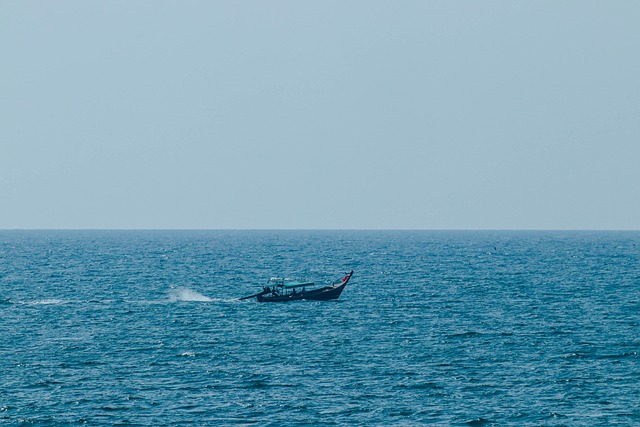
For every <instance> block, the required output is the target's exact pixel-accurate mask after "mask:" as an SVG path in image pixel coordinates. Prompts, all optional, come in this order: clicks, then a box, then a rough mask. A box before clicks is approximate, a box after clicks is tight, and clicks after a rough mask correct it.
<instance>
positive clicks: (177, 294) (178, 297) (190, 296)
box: [169, 288, 211, 302]
mask: <svg viewBox="0 0 640 427" xmlns="http://www.w3.org/2000/svg"><path fill="white" fill-rule="evenodd" d="M169 300H170V301H171V302H177V301H199V302H211V298H209V297H208V296H206V295H202V294H201V293H199V292H196V291H193V290H191V289H186V288H178V289H171V291H170V292H169Z"/></svg>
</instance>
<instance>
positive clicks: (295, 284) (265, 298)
mask: <svg viewBox="0 0 640 427" xmlns="http://www.w3.org/2000/svg"><path fill="white" fill-rule="evenodd" d="M352 275H353V270H351V271H350V272H349V273H347V274H346V276H344V277H343V278H342V279H341V280H337V281H335V282H333V283H332V284H330V285H326V286H321V287H319V288H316V287H315V286H316V285H315V283H314V282H304V281H293V280H287V279H281V278H272V279H271V280H270V281H269V285H268V286H265V287H264V288H262V291H261V292H258V293H257V294H253V295H249V296H246V297H244V298H240V299H241V300H244V299H249V298H254V297H255V298H257V300H258V302H285V301H297V300H314V301H329V300H333V299H338V298H339V297H340V294H341V293H342V291H343V290H344V288H345V286H347V283H348V282H349V279H351V276H352Z"/></svg>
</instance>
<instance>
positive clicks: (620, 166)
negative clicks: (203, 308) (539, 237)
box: [0, 0, 640, 229]
mask: <svg viewBox="0 0 640 427" xmlns="http://www.w3.org/2000/svg"><path fill="white" fill-rule="evenodd" d="M639 22H640V2H633V1H606V2H605V1H582V0H581V1H561V2H557V1H529V2H527V1H520V2H513V1H482V2H475V1H402V2H393V1H383V2H378V1H348V2H343V1H317V2H300V1H273V2H271V1H270V2H264V1H245V2H233V1H228V2H221V1H185V2H158V1H135V2H129V1H108V2H107V1H104V2H85V1H61V2H33V1H19V2H9V1H6V2H2V3H1V4H0V52H2V54H1V56H0V65H1V66H0V228H321V229H322V228H355V229H360V228H364V229H385V228H392V229H396V228H398V229H414V228H415V229H640V192H639V190H638V186H639V184H640V166H639V165H640V54H639V53H640V29H639V28H640V26H639V25H638V23H639Z"/></svg>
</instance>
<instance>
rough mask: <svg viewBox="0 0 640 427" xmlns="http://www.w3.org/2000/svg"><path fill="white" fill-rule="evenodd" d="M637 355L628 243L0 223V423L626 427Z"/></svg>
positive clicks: (637, 252) (541, 235) (552, 236)
mask: <svg viewBox="0 0 640 427" xmlns="http://www.w3.org/2000/svg"><path fill="white" fill-rule="evenodd" d="M350 269H353V270H354V271H355V273H354V276H353V279H352V281H351V282H350V283H349V285H348V286H347V288H346V290H345V291H344V293H343V294H342V296H341V298H340V300H339V301H334V302H305V301H302V302H291V303H281V304H260V303H257V302H256V301H255V300H247V301H238V300H237V298H239V297H242V296H245V295H249V294H252V293H255V292H258V291H259V290H260V289H261V287H262V286H263V285H264V284H265V283H266V281H267V280H268V279H269V278H270V277H272V276H292V277H300V278H307V279H311V280H315V281H317V282H329V281H332V280H335V279H338V278H340V277H341V276H342V275H343V273H344V272H345V271H347V270H350ZM639 351H640V233H637V232H626V233H622V232H621V233H609V232H597V233H596V232H594V233H589V232H410V231H405V232H346V231H345V232H341V231H326V232H318V231H295V232H294V231H291V232H286V231H278V232H276V231H273V232H269V231H0V424H8V425H43V426H44V425H54V426H55V425H68V424H70V425H76V424H79V425H82V424H86V425H141V426H160V425H187V424H191V425H273V426H281V425H282V426H297V425H385V426H386V425H403V426H413V425H442V426H449V425H452V426H455V425H460V426H490V425H496V426H501V425H505V426H522V425H540V426H596V425H601V426H610V425H620V426H637V425H640V392H639V390H640V388H639V386H638V384H640V360H639V358H638V352H639Z"/></svg>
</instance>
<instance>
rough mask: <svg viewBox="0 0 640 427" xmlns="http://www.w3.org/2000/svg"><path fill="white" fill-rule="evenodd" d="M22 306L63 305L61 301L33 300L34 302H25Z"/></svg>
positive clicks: (53, 299)
mask: <svg viewBox="0 0 640 427" xmlns="http://www.w3.org/2000/svg"><path fill="white" fill-rule="evenodd" d="M23 304H27V305H58V304H64V301H63V300H61V299H55V298H50V299H41V300H35V301H25V302H24V303H23Z"/></svg>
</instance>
